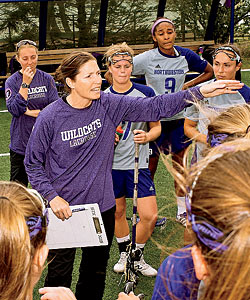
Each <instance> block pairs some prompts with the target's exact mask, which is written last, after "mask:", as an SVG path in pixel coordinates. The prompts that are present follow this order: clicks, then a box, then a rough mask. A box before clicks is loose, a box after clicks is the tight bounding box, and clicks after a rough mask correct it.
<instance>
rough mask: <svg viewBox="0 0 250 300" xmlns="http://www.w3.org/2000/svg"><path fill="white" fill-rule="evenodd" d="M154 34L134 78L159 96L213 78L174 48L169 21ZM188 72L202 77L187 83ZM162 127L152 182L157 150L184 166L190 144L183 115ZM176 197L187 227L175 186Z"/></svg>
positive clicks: (207, 68) (157, 25)
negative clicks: (140, 76) (150, 48)
mask: <svg viewBox="0 0 250 300" xmlns="http://www.w3.org/2000/svg"><path fill="white" fill-rule="evenodd" d="M151 33H152V37H153V40H154V43H155V48H154V49H152V50H149V51H146V52H144V53H142V54H139V55H137V56H136V57H135V58H134V69H133V74H134V75H145V79H146V83H147V85H148V86H150V87H152V88H153V89H154V91H155V93H156V94H157V95H159V94H169V93H174V92H178V91H180V90H182V89H183V90H185V89H187V88H190V87H192V86H195V85H197V84H199V83H201V82H204V81H207V80H208V79H210V78H211V77H212V75H213V70H212V66H211V65H210V64H209V63H208V62H207V61H205V60H202V59H201V58H200V57H199V55H197V54H196V53H194V52H193V51H191V50H190V49H187V48H182V47H179V46H175V45H174V42H175V38H176V31H175V26H174V23H173V22H172V21H171V20H170V19H167V18H159V19H157V20H156V21H155V22H154V24H153V26H152V29H151ZM188 71H194V72H198V73H200V75H199V76H197V77H196V78H195V79H193V80H190V81H188V82H186V83H184V82H185V77H186V74H187V72H188ZM161 126H162V134H161V136H160V137H159V138H158V139H157V140H156V144H155V143H151V144H150V148H151V149H152V154H151V156H150V162H149V169H150V171H151V174H152V178H154V174H155V172H156V169H157V164H158V160H159V151H158V148H160V150H161V151H163V152H164V153H165V154H168V153H169V152H170V153H171V155H172V159H173V161H175V162H177V163H178V164H180V165H181V163H182V160H183V155H184V152H185V149H186V147H187V146H188V145H189V143H190V142H188V140H187V138H186V137H185V135H184V131H183V126H184V117H183V112H180V113H179V114H176V115H175V116H174V117H172V118H165V119H162V120H161ZM175 193H176V197H177V207H178V211H177V217H176V220H177V221H178V222H179V223H181V224H182V225H185V223H186V212H185V200H184V199H185V198H184V195H183V193H182V191H181V190H180V189H179V188H178V186H177V185H176V183H175Z"/></svg>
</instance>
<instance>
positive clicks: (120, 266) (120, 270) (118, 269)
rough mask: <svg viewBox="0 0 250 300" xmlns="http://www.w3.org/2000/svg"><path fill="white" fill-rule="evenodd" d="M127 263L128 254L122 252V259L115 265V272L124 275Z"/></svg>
mask: <svg viewBox="0 0 250 300" xmlns="http://www.w3.org/2000/svg"><path fill="white" fill-rule="evenodd" d="M126 261H127V252H121V254H120V259H119V260H118V262H117V263H116V264H115V265H114V272H116V273H123V272H124V269H125V264H126Z"/></svg>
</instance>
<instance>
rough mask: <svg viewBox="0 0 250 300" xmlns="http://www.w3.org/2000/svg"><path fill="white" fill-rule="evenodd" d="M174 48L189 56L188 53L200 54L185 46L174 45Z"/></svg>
mask: <svg viewBox="0 0 250 300" xmlns="http://www.w3.org/2000/svg"><path fill="white" fill-rule="evenodd" d="M174 48H175V49H176V50H177V51H178V52H179V53H180V54H181V55H182V56H187V55H189V56H190V55H191V56H192V55H194V56H196V55H198V54H196V53H195V52H194V51H193V50H191V49H189V48H184V47H181V46H176V45H175V46H174Z"/></svg>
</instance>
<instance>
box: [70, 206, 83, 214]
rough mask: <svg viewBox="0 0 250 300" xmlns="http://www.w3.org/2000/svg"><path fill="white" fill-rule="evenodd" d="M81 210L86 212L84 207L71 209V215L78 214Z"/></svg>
mask: <svg viewBox="0 0 250 300" xmlns="http://www.w3.org/2000/svg"><path fill="white" fill-rule="evenodd" d="M83 210H87V209H86V208H85V207H79V208H74V209H72V213H74V212H78V211H83Z"/></svg>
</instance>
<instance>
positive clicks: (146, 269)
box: [135, 255, 157, 277]
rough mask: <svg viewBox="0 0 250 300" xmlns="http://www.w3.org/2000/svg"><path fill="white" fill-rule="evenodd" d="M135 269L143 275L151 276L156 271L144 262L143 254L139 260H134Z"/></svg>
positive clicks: (155, 273)
mask: <svg viewBox="0 0 250 300" xmlns="http://www.w3.org/2000/svg"><path fill="white" fill-rule="evenodd" d="M135 269H136V270H138V271H139V272H141V273H142V275H144V276H148V277H153V276H156V275H157V271H156V270H155V269H154V268H152V267H151V266H150V265H149V264H147V263H146V262H145V260H144V258H143V255H142V256H141V258H140V260H139V261H135Z"/></svg>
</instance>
